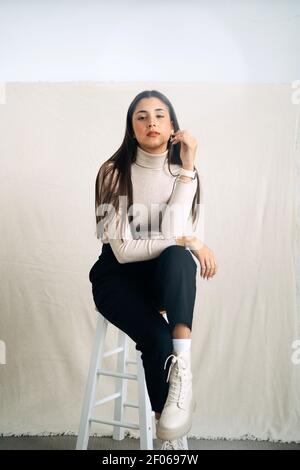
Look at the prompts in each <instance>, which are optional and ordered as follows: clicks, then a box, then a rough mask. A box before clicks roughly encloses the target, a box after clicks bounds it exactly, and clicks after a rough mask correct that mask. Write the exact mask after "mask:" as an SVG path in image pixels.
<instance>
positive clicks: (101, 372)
mask: <svg viewBox="0 0 300 470" xmlns="http://www.w3.org/2000/svg"><path fill="white" fill-rule="evenodd" d="M97 375H108V376H110V377H118V378H120V379H129V380H137V374H126V373H125V374H123V373H122V372H110V371H105V370H103V369H97Z"/></svg>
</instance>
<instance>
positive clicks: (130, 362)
mask: <svg viewBox="0 0 300 470" xmlns="http://www.w3.org/2000/svg"><path fill="white" fill-rule="evenodd" d="M126 364H135V365H136V361H131V360H128V361H126Z"/></svg>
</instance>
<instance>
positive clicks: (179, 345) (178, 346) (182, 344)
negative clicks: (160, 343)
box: [172, 338, 192, 353]
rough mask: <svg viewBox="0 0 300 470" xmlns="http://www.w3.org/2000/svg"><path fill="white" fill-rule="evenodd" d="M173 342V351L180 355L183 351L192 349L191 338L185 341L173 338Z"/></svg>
mask: <svg viewBox="0 0 300 470" xmlns="http://www.w3.org/2000/svg"><path fill="white" fill-rule="evenodd" d="M172 341H173V350H174V351H175V352H176V353H180V352H182V351H188V350H189V349H190V347H191V342H192V339H191V338H184V339H183V338H180V339H177V338H176V339H175V338H173V339H172Z"/></svg>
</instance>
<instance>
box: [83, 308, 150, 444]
mask: <svg viewBox="0 0 300 470" xmlns="http://www.w3.org/2000/svg"><path fill="white" fill-rule="evenodd" d="M95 310H96V312H97V314H98V320H97V326H96V333H95V337H94V341H93V347H92V353H91V359H90V365H89V371H88V378H87V382H86V388H85V395H84V399H83V406H82V410H81V418H80V425H79V432H78V438H77V442H76V450H86V449H87V447H88V441H89V435H90V428H91V424H92V422H95V423H102V424H107V425H112V426H113V439H116V440H122V439H124V430H125V428H127V429H139V430H140V449H143V450H153V419H154V415H155V413H154V411H152V409H151V403H150V399H149V395H148V391H147V386H146V382H145V375H144V367H143V363H142V358H141V351H138V350H136V361H134V360H129V359H128V351H129V341H132V339H131V338H130V337H129V336H128V335H127V334H126V333H125V332H123V331H122V330H120V329H119V330H118V347H116V348H114V349H111V350H110V351H106V352H105V351H104V343H105V337H106V332H107V326H108V324H109V321H108V320H107V319H106V318H105V317H104V316H103V315H102V314H101V312H99V310H98V309H97V307H96V306H95ZM113 354H117V355H118V357H117V370H116V371H108V370H104V369H102V368H101V364H102V359H103V358H104V357H108V356H111V355H113ZM127 364H136V366H137V370H136V373H135V374H132V373H128V372H127V368H126V366H127ZM100 376H110V377H115V378H116V390H115V393H113V394H112V395H109V396H106V397H104V398H102V399H101V400H98V401H95V395H96V388H97V385H98V381H99V378H100ZM127 380H136V381H137V384H138V404H135V403H130V402H128V401H127ZM112 400H114V401H115V403H114V419H112V420H107V419H99V418H96V417H93V410H94V408H95V407H97V406H100V405H102V404H104V403H107V402H109V401H112ZM126 407H131V408H138V422H137V423H132V422H129V421H128V422H125V421H124V420H123V417H124V411H125V408H126Z"/></svg>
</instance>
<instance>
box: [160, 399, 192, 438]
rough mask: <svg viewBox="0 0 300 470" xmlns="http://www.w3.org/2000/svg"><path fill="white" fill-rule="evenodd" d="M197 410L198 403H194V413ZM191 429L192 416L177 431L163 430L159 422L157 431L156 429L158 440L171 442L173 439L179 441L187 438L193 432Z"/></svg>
mask: <svg viewBox="0 0 300 470" xmlns="http://www.w3.org/2000/svg"><path fill="white" fill-rule="evenodd" d="M195 409H196V402H194V406H193V411H195ZM191 427H192V416H191V418H190V420H189V421H188V422H187V423H186V424H184V425H183V426H180V427H179V428H175V429H165V428H162V427H161V426H159V422H158V425H157V429H156V436H157V437H158V439H161V440H162V441H170V440H173V439H179V438H180V437H183V436H185V435H186V434H187V433H188V432H189V431H190V430H191Z"/></svg>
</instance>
